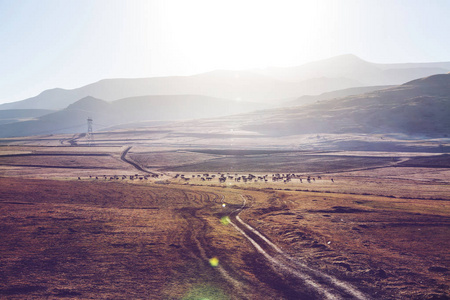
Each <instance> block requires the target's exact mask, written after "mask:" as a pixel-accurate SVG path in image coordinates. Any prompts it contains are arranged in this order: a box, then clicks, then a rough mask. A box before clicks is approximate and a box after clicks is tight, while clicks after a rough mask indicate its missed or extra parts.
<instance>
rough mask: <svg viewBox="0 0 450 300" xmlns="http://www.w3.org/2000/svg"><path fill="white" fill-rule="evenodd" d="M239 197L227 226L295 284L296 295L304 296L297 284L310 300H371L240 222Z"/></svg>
mask: <svg viewBox="0 0 450 300" xmlns="http://www.w3.org/2000/svg"><path fill="white" fill-rule="evenodd" d="M240 196H241V197H242V199H243V205H242V207H241V208H238V209H236V210H235V211H233V212H232V213H231V215H230V224H231V225H232V226H233V227H234V228H235V229H236V230H237V231H238V232H239V233H241V234H242V235H243V236H244V237H245V238H246V239H247V240H248V241H249V242H250V243H251V244H252V245H253V246H254V247H255V248H256V250H257V251H258V252H259V253H260V254H262V255H263V256H264V258H265V259H266V260H267V261H268V262H269V263H270V265H271V268H272V269H273V270H274V271H275V272H277V273H278V274H280V273H281V274H280V275H281V277H283V278H285V279H287V280H288V281H289V283H293V284H294V286H292V285H291V286H292V289H293V290H294V293H295V292H297V293H299V296H300V295H304V294H305V291H304V290H299V289H298V285H296V283H300V285H302V288H306V289H307V293H308V294H310V297H311V298H319V299H332V300H333V299H370V297H369V296H367V295H365V294H364V293H362V292H361V291H359V290H358V289H356V288H355V287H353V286H352V285H350V284H348V283H346V282H343V281H341V280H339V279H337V278H335V277H333V276H330V275H328V274H325V273H322V272H320V271H318V270H315V269H313V268H311V267H308V266H307V265H306V264H304V263H301V262H299V261H297V260H295V259H293V258H292V257H290V256H289V255H288V254H286V253H284V252H283V250H281V249H280V248H279V247H278V246H276V245H275V244H274V243H272V242H271V241H270V240H269V239H268V238H266V237H265V236H264V235H262V234H261V233H260V232H259V231H257V230H256V229H254V228H253V227H251V226H250V225H248V224H247V223H245V222H244V221H242V219H241V218H240V217H239V214H240V213H241V212H242V211H243V209H244V208H245V206H246V202H247V201H246V199H245V197H244V196H242V195H240Z"/></svg>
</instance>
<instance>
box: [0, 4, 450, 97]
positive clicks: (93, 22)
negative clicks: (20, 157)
mask: <svg viewBox="0 0 450 300" xmlns="http://www.w3.org/2000/svg"><path fill="white" fill-rule="evenodd" d="M449 15H450V1H449V0H422V1H418V0H404V1H400V0H328V1H327V0H322V1H320V0H308V1H306V0H305V1H302V0H293V1H283V0H273V1H272V0H270V1H264V0H255V1H253V0H223V1H216V0H179V1H176V0H161V1H156V0H155V1H152V0H147V1H144V0H142V1H139V0H124V1H114V0H64V1H63V0H34V1H31V0H30V1H25V0H0V103H3V102H11V101H17V100H22V99H25V98H28V97H32V96H35V95H37V94H39V93H40V92H42V91H43V90H45V89H50V88H54V87H61V88H76V87H80V86H82V85H85V84H88V83H92V82H95V81H98V80H100V79H104V78H130V77H153V76H167V75H190V74H195V73H201V72H206V71H211V70H215V69H247V68H255V67H256V68H263V67H267V66H297V65H301V64H303V63H306V62H309V61H313V60H320V59H325V58H328V57H332V56H336V55H341V54H346V53H352V54H355V55H357V56H359V57H361V58H362V59H365V60H368V61H371V62H378V63H394V62H433V61H450V38H449V37H450V35H449V32H450V17H449Z"/></svg>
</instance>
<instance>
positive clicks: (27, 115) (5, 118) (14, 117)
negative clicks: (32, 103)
mask: <svg viewBox="0 0 450 300" xmlns="http://www.w3.org/2000/svg"><path fill="white" fill-rule="evenodd" d="M51 112H53V111H52V110H48V109H7V110H0V124H7V123H14V122H19V121H24V120H30V119H34V118H37V117H40V116H43V115H46V114H49V113H51Z"/></svg>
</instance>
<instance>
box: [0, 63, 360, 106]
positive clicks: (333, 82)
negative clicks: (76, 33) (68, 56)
mask: <svg viewBox="0 0 450 300" xmlns="http://www.w3.org/2000/svg"><path fill="white" fill-rule="evenodd" d="M360 85H361V83H359V82H358V81H357V80H351V79H345V78H314V79H308V80H304V81H302V82H283V81H280V80H277V79H273V78H271V77H267V76H264V75H259V74H254V73H251V72H247V71H214V72H209V73H204V74H199V75H194V76H172V77H154V78H137V79H105V80H101V81H99V82H96V83H93V84H89V85H86V86H83V87H80V88H77V89H73V90H65V89H52V90H47V91H44V92H42V93H41V94H39V95H38V96H36V97H32V98H28V99H25V100H22V101H17V102H13V103H6V104H1V105H0V110H1V109H19V108H28V109H29V108H34V109H36V108H39V109H55V110H56V109H62V108H64V107H67V106H68V105H70V104H72V103H73V102H75V101H77V100H78V99H81V98H83V97H86V96H92V97H95V98H99V99H104V100H106V101H113V100H118V99H122V98H129V97H137V96H145V95H204V96H208V97H214V98H221V99H228V100H230V101H250V102H271V101H272V102H273V101H276V100H278V99H283V98H289V97H298V96H299V95H304V94H318V93H319V94H320V93H322V92H325V91H332V90H336V89H342V88H347V87H354V86H360Z"/></svg>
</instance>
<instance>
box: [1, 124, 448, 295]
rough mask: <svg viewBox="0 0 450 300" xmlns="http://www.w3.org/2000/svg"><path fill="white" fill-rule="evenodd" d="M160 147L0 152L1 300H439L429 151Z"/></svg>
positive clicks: (439, 201)
mask: <svg viewBox="0 0 450 300" xmlns="http://www.w3.org/2000/svg"><path fill="white" fill-rule="evenodd" d="M166 134H167V135H166ZM168 135H170V133H165V132H164V131H158V132H156V131H155V132H151V133H150V137H149V136H145V135H142V134H141V135H140V136H139V135H138V134H135V135H134V136H133V135H127V134H126V133H125V132H120V131H119V132H115V133H111V134H107V133H103V134H100V135H98V136H97V140H96V145H92V146H90V147H89V146H87V145H86V144H85V142H84V141H83V140H82V138H79V141H78V145H70V144H68V143H67V142H65V141H67V140H70V139H71V138H72V137H70V136H64V135H61V136H44V137H36V138H33V139H28V140H27V139H26V138H21V139H20V140H19V139H3V140H1V146H0V176H1V178H0V190H1V195H0V219H1V221H0V224H1V225H0V226H1V230H0V238H1V241H2V243H1V244H0V254H1V256H0V278H1V281H0V297H2V298H7V299H31V298H32V299H36V298H45V299H57V298H66V299H67V298H69V299H70V298H73V299H125V298H127V299H448V297H449V296H450V294H449V269H450V263H449V260H450V257H449V252H448V249H449V248H450V240H449V238H448V237H449V236H450V207H449V201H450V184H449V182H450V162H449V156H448V154H443V153H441V152H439V151H436V149H437V147H435V146H434V144H431V146H430V144H427V143H422V144H421V143H419V142H417V141H416V142H415V144H414V145H413V146H411V143H412V142H411V141H407V142H405V144H404V145H400V146H398V148H397V149H393V150H391V151H388V152H387V151H384V152H383V151H378V152H376V151H373V150H372V151H367V149H361V150H359V151H352V152H351V151H346V150H337V149H325V150H305V149H292V147H289V146H286V145H284V146H280V147H274V146H273V145H268V144H266V145H265V147H263V146H259V147H252V148H249V149H245V148H243V147H240V146H236V144H235V146H234V147H232V146H230V143H229V142H230V139H233V142H234V143H237V144H238V145H239V139H238V138H234V137H231V138H230V137H229V136H227V137H226V138H224V137H220V136H218V141H219V142H218V143H216V144H213V145H214V146H212V147H206V146H205V144H206V142H205V141H202V137H201V136H199V135H192V134H190V135H184V136H178V137H176V138H175V137H174V136H173V135H171V136H168ZM130 136H131V137H132V140H130ZM125 137H127V138H125ZM208 138H209V137H204V139H205V140H206V139H208ZM241 138H242V139H245V138H246V137H241ZM321 139H323V138H321ZM220 141H222V142H220ZM287 144H288V145H290V144H291V143H287ZM408 147H409V148H408ZM411 147H412V148H411ZM405 148H408V149H412V150H411V151H404V149H405Z"/></svg>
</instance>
